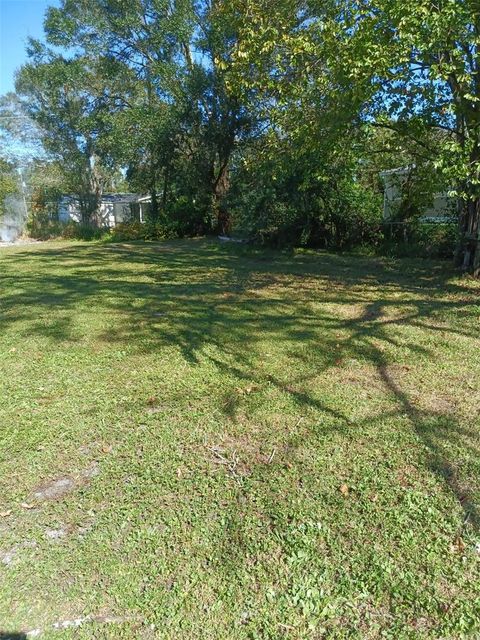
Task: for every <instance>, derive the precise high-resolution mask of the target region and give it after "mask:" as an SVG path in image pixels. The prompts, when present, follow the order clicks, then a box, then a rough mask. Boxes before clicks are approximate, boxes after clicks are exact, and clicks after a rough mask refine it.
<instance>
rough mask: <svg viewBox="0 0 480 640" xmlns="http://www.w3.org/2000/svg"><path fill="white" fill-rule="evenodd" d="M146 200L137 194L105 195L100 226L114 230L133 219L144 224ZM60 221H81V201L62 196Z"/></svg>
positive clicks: (72, 197)
mask: <svg viewBox="0 0 480 640" xmlns="http://www.w3.org/2000/svg"><path fill="white" fill-rule="evenodd" d="M144 199H145V198H142V197H141V196H139V195H138V194H136V193H104V194H103V195H102V197H101V200H100V206H99V214H100V219H99V221H98V222H99V225H100V226H102V227H109V228H112V227H115V225H117V224H118V223H120V222H126V221H130V220H132V219H137V220H140V221H141V222H144V220H145V212H146V205H145V204H144V203H143V200H144ZM147 201H148V199H147ZM142 210H143V215H142ZM58 219H59V221H60V222H64V223H67V222H71V221H73V222H80V221H81V219H82V217H81V207H80V200H79V198H78V197H77V196H62V198H61V200H60V202H59V205H58Z"/></svg>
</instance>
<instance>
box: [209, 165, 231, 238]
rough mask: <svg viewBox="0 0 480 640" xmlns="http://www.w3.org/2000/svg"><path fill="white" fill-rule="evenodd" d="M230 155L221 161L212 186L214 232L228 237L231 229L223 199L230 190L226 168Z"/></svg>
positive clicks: (229, 217) (228, 173) (228, 172)
mask: <svg viewBox="0 0 480 640" xmlns="http://www.w3.org/2000/svg"><path fill="white" fill-rule="evenodd" d="M229 160H230V154H228V155H227V156H226V157H225V158H222V159H221V162H220V168H219V170H218V174H217V177H216V179H215V181H214V184H213V206H214V212H215V215H216V231H217V232H218V233H220V234H221V235H229V234H230V232H231V227H232V220H231V216H230V213H229V212H228V210H227V207H226V205H225V197H226V195H227V193H228V190H229V189H230V171H229V168H228V164H229Z"/></svg>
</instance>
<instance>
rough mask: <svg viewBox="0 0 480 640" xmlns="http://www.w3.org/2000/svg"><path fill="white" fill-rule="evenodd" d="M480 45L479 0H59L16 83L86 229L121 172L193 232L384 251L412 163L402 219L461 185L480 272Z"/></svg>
mask: <svg viewBox="0 0 480 640" xmlns="http://www.w3.org/2000/svg"><path fill="white" fill-rule="evenodd" d="M479 44H480V11H479V6H478V2H477V0H437V1H436V2H431V0H416V2H405V0H369V1H366V2H358V1H357V0H312V1H310V2H308V1H302V0H278V1H277V2H275V3H273V4H272V2H271V1H268V2H267V0H205V1H204V0H198V1H195V0H62V2H61V6H60V7H59V8H51V9H49V10H48V13H47V16H46V20H45V40H44V42H39V41H33V40H32V41H31V42H30V44H29V47H28V54H29V62H28V64H26V65H25V66H24V67H23V68H22V69H21V70H20V72H19V74H18V77H17V85H16V86H17V93H18V95H19V96H20V98H21V101H22V104H23V107H22V108H23V109H24V110H25V111H26V113H27V115H28V116H29V117H30V118H31V119H33V121H34V122H35V123H36V124H37V126H38V130H39V131H40V132H41V136H42V142H43V145H44V148H45V149H46V150H47V152H48V153H49V154H50V158H52V159H54V160H55V161H56V163H57V166H58V167H60V168H61V171H62V172H63V175H64V178H65V180H66V181H67V182H68V187H69V189H70V190H71V192H74V193H77V194H80V195H81V196H83V199H82V201H83V202H85V206H84V207H83V216H84V222H85V223H92V222H94V221H95V212H96V209H97V207H98V203H99V200H100V197H101V194H102V192H103V191H105V190H106V189H110V188H111V185H112V182H115V181H116V182H117V183H118V182H119V181H122V180H124V181H125V183H126V184H127V186H128V188H129V189H130V190H133V191H136V192H141V193H149V194H150V196H151V207H150V217H151V220H152V223H155V224H165V225H166V226H170V228H171V229H174V230H176V231H177V232H178V233H180V234H198V233H208V232H212V231H214V232H218V233H230V232H231V230H232V228H238V229H242V230H243V231H244V232H245V233H247V234H248V235H249V236H251V237H255V238H257V239H261V240H262V241H264V242H272V243H279V244H283V243H291V244H305V245H314V246H326V247H339V248H343V247H349V246H353V245H355V244H362V243H363V244H375V243H376V242H378V238H379V229H380V227H381V221H382V219H381V218H382V203H381V192H382V187H381V184H380V182H379V181H380V178H379V173H380V171H381V170H384V169H392V168H395V167H408V168H409V169H408V171H409V180H408V181H406V182H405V181H404V182H403V183H402V189H403V191H404V192H402V198H401V206H400V205H399V211H398V217H399V219H401V220H404V221H407V222H409V223H411V225H414V224H415V221H418V218H419V215H420V212H421V211H422V207H424V205H425V203H426V202H428V200H429V199H430V200H431V198H432V196H433V194H434V193H435V192H438V191H439V190H446V189H449V190H450V191H451V193H452V195H455V197H456V198H457V200H458V203H459V204H458V207H457V211H456V221H457V230H458V233H457V243H456V249H455V260H456V262H457V264H458V265H462V266H463V267H464V268H466V269H470V270H473V271H474V272H476V273H477V275H478V274H479V273H480V250H479V248H478V247H479V239H478V234H479V218H480V197H479V195H480V144H479V143H480V138H479V136H480V51H479ZM120 173H121V175H120ZM410 178H411V179H410Z"/></svg>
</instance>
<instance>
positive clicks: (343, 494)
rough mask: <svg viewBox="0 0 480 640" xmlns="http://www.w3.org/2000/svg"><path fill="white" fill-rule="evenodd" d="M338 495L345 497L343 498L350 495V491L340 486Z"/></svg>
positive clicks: (346, 487)
mask: <svg viewBox="0 0 480 640" xmlns="http://www.w3.org/2000/svg"><path fill="white" fill-rule="evenodd" d="M340 493H341V494H342V496H345V497H347V496H348V494H349V493H350V490H349V488H348V486H347V485H346V484H342V485H340Z"/></svg>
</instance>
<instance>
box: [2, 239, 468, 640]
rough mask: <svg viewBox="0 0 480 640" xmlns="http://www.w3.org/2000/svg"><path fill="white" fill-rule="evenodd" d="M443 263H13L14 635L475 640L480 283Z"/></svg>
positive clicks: (25, 251) (200, 244) (193, 255)
mask: <svg viewBox="0 0 480 640" xmlns="http://www.w3.org/2000/svg"><path fill="white" fill-rule="evenodd" d="M448 267H449V265H448V264H447V265H442V264H440V263H435V262H422V261H414V260H403V261H397V262H395V261H387V260H380V259H373V258H358V257H348V256H335V255H327V254H313V253H312V254H309V253H301V252H299V253H296V254H281V253H274V252H271V253H270V252H260V251H255V250H253V249H243V248H238V247H228V246H220V245H218V244H217V243H215V242H213V241H212V242H210V241H204V240H199V241H178V242H168V243H163V244H162V243H159V244H141V243H140V244H135V243H133V244H124V245H114V244H110V245H106V246H101V245H88V244H82V243H46V244H42V245H37V246H31V247H16V248H9V249H4V250H1V251H0V287H1V291H0V295H1V298H0V304H1V317H0V425H1V432H0V433H1V436H0V437H1V448H0V474H1V475H0V478H1V491H0V512H1V514H2V515H1V516H0V560H1V562H0V584H1V589H0V629H1V630H2V631H3V632H4V633H7V632H13V631H17V632H20V631H25V630H30V629H36V628H41V629H43V630H44V631H45V633H44V635H43V636H42V637H45V638H50V637H51V638H61V639H64V638H69V639H70V638H72V639H73V638H75V639H84V638H95V639H98V638H102V639H103V638H112V639H113V638H114V639H116V640H117V639H123V638H125V639H127V638H128V639H132V638H140V639H141V638H146V639H148V638H172V639H173V638H174V639H175V640H177V639H188V640H190V639H193V638H198V639H202V640H210V639H213V638H215V639H219V640H225V639H229V640H230V639H232V640H233V639H238V640H241V639H262V640H263V639H272V640H276V639H282V638H286V639H299V640H300V639H302V640H303V639H306V638H315V639H318V638H359V639H360V638H361V639H364V638H368V639H370V638H392V639H395V640H400V639H403V638H435V639H439V638H462V637H467V636H468V634H471V637H474V638H475V637H477V638H478V637H479V634H480V529H479V527H480V511H479V498H480V456H479V453H480V451H479V449H480V446H479V445H480V440H479V432H480V416H479V408H480V286H479V284H478V283H475V282H474V281H473V280H471V279H468V278H464V279H462V278H459V277H456V276H452V274H451V272H449V270H448ZM59 481H63V483H62V482H59ZM22 505H23V506H22ZM82 616H93V619H92V620H91V621H90V622H86V623H85V624H82V625H81V626H80V627H78V628H77V629H66V630H57V631H52V630H51V625H52V624H54V623H56V622H59V621H65V620H71V619H73V618H78V617H82ZM102 616H103V617H102ZM152 625H153V626H152ZM7 637H8V636H7ZM469 637H470V636H469Z"/></svg>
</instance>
